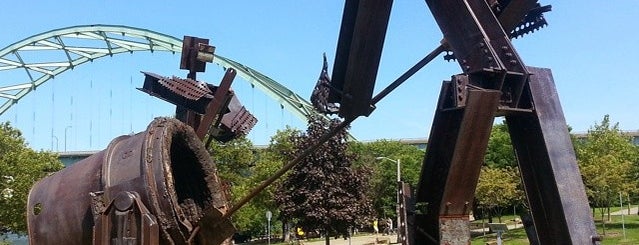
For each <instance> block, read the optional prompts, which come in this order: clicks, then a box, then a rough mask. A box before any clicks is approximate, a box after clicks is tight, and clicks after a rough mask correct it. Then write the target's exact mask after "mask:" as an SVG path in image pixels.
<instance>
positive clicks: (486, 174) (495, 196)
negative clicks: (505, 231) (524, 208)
mask: <svg viewBox="0 0 639 245" xmlns="http://www.w3.org/2000/svg"><path fill="white" fill-rule="evenodd" d="M519 183H520V178H519V174H518V172H517V171H516V170H515V169H514V168H509V167H505V168H491V167H488V166H483V167H482V169H481V174H480V175H479V181H478V182H477V188H476V189H475V199H476V203H475V204H476V205H477V206H478V207H479V208H480V209H483V210H487V211H488V212H489V214H492V213H494V214H496V215H497V217H498V218H499V222H500V223H501V216H502V211H503V210H504V209H505V208H507V207H512V206H513V205H517V204H519V203H521V202H522V201H523V199H524V192H523V191H522V190H521V187H520V185H519ZM489 217H491V216H489Z"/></svg>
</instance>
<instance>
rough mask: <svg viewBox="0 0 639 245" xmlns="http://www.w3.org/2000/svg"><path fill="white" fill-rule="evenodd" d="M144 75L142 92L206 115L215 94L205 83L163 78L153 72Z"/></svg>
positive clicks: (177, 78)
mask: <svg viewBox="0 0 639 245" xmlns="http://www.w3.org/2000/svg"><path fill="white" fill-rule="evenodd" d="M142 74H144V84H143V85H142V88H138V89H139V90H140V91H142V92H145V93H147V94H149V95H151V96H155V97H158V98H160V99H163V100H165V101H167V102H169V103H171V104H174V105H176V106H180V107H184V108H186V109H189V110H193V111H195V112H197V113H200V114H204V113H205V112H206V107H207V106H208V104H209V102H211V99H213V95H212V94H213V93H212V92H211V90H210V89H209V88H208V86H207V84H206V83H204V82H199V81H196V80H193V79H189V78H187V79H181V78H179V77H171V78H169V77H163V76H160V75H157V74H155V73H151V72H142Z"/></svg>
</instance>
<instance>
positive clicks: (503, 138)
mask: <svg viewBox="0 0 639 245" xmlns="http://www.w3.org/2000/svg"><path fill="white" fill-rule="evenodd" d="M484 163H485V164H486V165H487V166H489V167H491V168H504V167H511V168H514V167H517V159H516V158H515V152H514V151H513V145H512V141H511V140H510V133H509V132H508V126H507V125H506V124H504V123H498V124H495V125H494V126H493V129H492V131H491V132H490V139H489V140H488V148H487V149H486V156H485V157H484Z"/></svg>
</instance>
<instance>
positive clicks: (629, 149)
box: [576, 115, 639, 207]
mask: <svg viewBox="0 0 639 245" xmlns="http://www.w3.org/2000/svg"><path fill="white" fill-rule="evenodd" d="M576 148H577V151H576V153H577V159H578V162H579V167H580V170H581V175H582V177H583V181H584V184H585V185H586V193H587V195H588V199H589V201H590V202H591V204H592V205H593V206H595V207H608V206H611V205H612V204H614V203H616V200H617V199H618V195H619V193H624V194H628V193H632V192H635V191H636V188H637V178H636V177H637V176H636V175H635V173H637V172H636V171H635V170H636V166H637V162H638V161H639V150H638V148H637V146H634V145H633V144H632V141H631V137H630V136H628V135H626V134H624V133H623V132H621V130H620V129H619V125H618V124H617V123H615V124H614V125H611V123H610V117H609V116H608V115H606V116H604V118H603V120H602V121H601V123H600V124H595V125H594V126H593V127H591V129H590V130H589V131H588V135H587V137H586V139H584V140H582V141H581V142H579V144H577V147H576Z"/></svg>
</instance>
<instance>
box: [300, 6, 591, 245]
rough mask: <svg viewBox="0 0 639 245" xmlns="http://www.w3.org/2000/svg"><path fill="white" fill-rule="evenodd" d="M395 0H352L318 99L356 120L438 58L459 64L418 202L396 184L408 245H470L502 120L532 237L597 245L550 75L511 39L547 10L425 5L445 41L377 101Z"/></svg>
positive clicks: (447, 86)
mask: <svg viewBox="0 0 639 245" xmlns="http://www.w3.org/2000/svg"><path fill="white" fill-rule="evenodd" d="M390 2H391V1H384V0H375V1H357V0H352V1H346V4H345V9H344V17H343V20H342V29H341V31H340V40H339V41H338V48H337V53H336V57H335V67H334V69H333V71H334V72H333V78H332V79H333V80H332V81H330V79H328V78H325V79H324V80H325V81H321V80H322V79H320V82H318V85H317V86H316V90H315V91H314V98H312V100H313V102H314V104H316V105H318V107H319V108H320V109H324V110H325V111H326V109H327V108H331V110H332V111H329V112H334V111H336V110H337V111H338V112H339V115H340V116H342V117H345V118H346V119H347V120H345V123H350V121H352V120H354V119H353V118H356V117H358V116H361V115H368V114H369V113H370V112H371V111H372V109H374V105H375V103H376V102H377V101H379V100H380V99H381V98H383V97H384V96H386V95H387V94H388V93H389V92H390V91H392V90H393V89H394V88H396V87H397V86H399V85H400V84H401V83H402V82H404V81H405V80H406V79H407V78H408V77H410V76H411V75H412V74H414V73H415V72H416V71H417V70H419V69H420V68H421V67H423V66H424V65H426V64H427V63H428V62H430V61H431V60H432V59H433V58H435V57H436V56H437V55H438V54H440V53H442V52H446V53H447V55H446V56H445V58H446V59H449V60H450V59H456V60H457V62H458V63H459V65H460V66H461V68H462V70H463V72H464V73H462V74H459V75H454V76H453V77H452V79H451V81H446V82H444V84H443V86H442V89H441V92H440V96H439V102H438V106H437V111H436V113H435V118H434V119H433V125H432V127H431V134H430V136H429V144H428V151H427V154H426V157H425V160H424V164H423V167H422V172H421V177H420V182H419V185H418V186H417V190H416V193H415V196H414V197H413V196H412V194H411V191H410V190H407V188H406V186H405V185H403V184H401V183H400V185H399V188H401V191H402V193H403V195H404V197H405V198H403V199H402V200H403V201H401V206H402V207H401V210H402V211H403V212H404V213H403V214H402V215H400V216H401V218H402V222H401V223H402V224H399V225H398V228H399V230H400V232H401V233H403V234H402V236H401V238H402V240H401V242H402V244H469V243H470V232H469V229H468V227H469V221H468V214H469V213H470V211H471V209H472V203H473V197H474V191H475V187H476V185H477V181H478V178H479V172H480V168H481V165H482V161H483V157H484V154H485V151H486V148H487V143H488V138H489V135H490V131H491V127H492V124H493V120H494V117H495V116H505V118H506V123H507V124H508V128H509V132H510V135H511V138H512V143H513V146H514V149H515V151H516V155H517V160H518V163H519V167H520V171H521V175H522V177H523V182H524V186H525V189H526V196H527V199H528V203H529V207H530V210H531V212H532V217H533V221H534V224H535V228H536V231H537V234H529V235H531V236H535V238H538V241H539V243H540V244H598V243H599V240H600V239H599V237H598V235H597V233H596V230H595V226H594V222H593V220H592V217H591V214H590V208H589V206H588V200H587V197H586V194H585V189H584V185H583V182H582V180H581V176H580V174H579V169H578V167H577V163H576V159H575V154H574V152H573V148H572V144H571V141H570V137H569V134H568V129H567V126H566V122H565V119H564V116H563V112H562V111H561V106H560V104H559V99H558V96H557V92H556V89H555V85H554V81H553V79H552V75H551V73H550V70H549V69H544V68H534V67H527V66H525V65H524V63H523V61H522V60H521V58H520V57H519V56H518V54H517V52H516V51H515V49H514V48H513V46H512V44H511V42H510V39H511V38H514V37H519V36H522V35H524V34H526V33H529V32H532V31H535V30H537V29H539V28H541V27H543V26H544V25H546V20H545V19H544V17H543V13H544V12H547V11H550V6H541V5H540V4H538V3H537V1H536V0H449V1H438V0H426V3H427V5H428V7H429V8H430V10H431V12H432V13H433V16H434V17H435V20H436V21H437V24H438V25H439V27H440V29H441V30H442V33H443V34H444V40H443V41H442V44H441V45H440V46H439V47H437V48H435V50H434V51H433V52H431V53H430V54H428V55H427V56H426V57H425V58H424V59H422V60H421V61H419V62H418V63H417V64H416V65H415V66H414V67H412V68H411V69H409V70H408V71H407V72H406V73H405V74H403V75H402V76H400V77H399V78H398V79H397V80H396V81H394V82H393V83H391V85H389V87H388V88H386V89H384V90H383V91H382V92H380V94H379V95H377V96H375V97H372V96H371V95H372V88H373V87H374V83H375V74H376V72H377V66H378V64H379V56H378V55H377V54H379V53H380V52H381V46H382V45H381V44H380V40H381V43H383V38H384V33H385V28H386V25H387V22H388V15H387V13H388V12H389V11H390ZM366 40H370V43H367V42H366ZM327 90H328V92H327ZM338 103H339V108H338V109H335V107H336V106H337V104H338ZM413 202H415V203H413Z"/></svg>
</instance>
